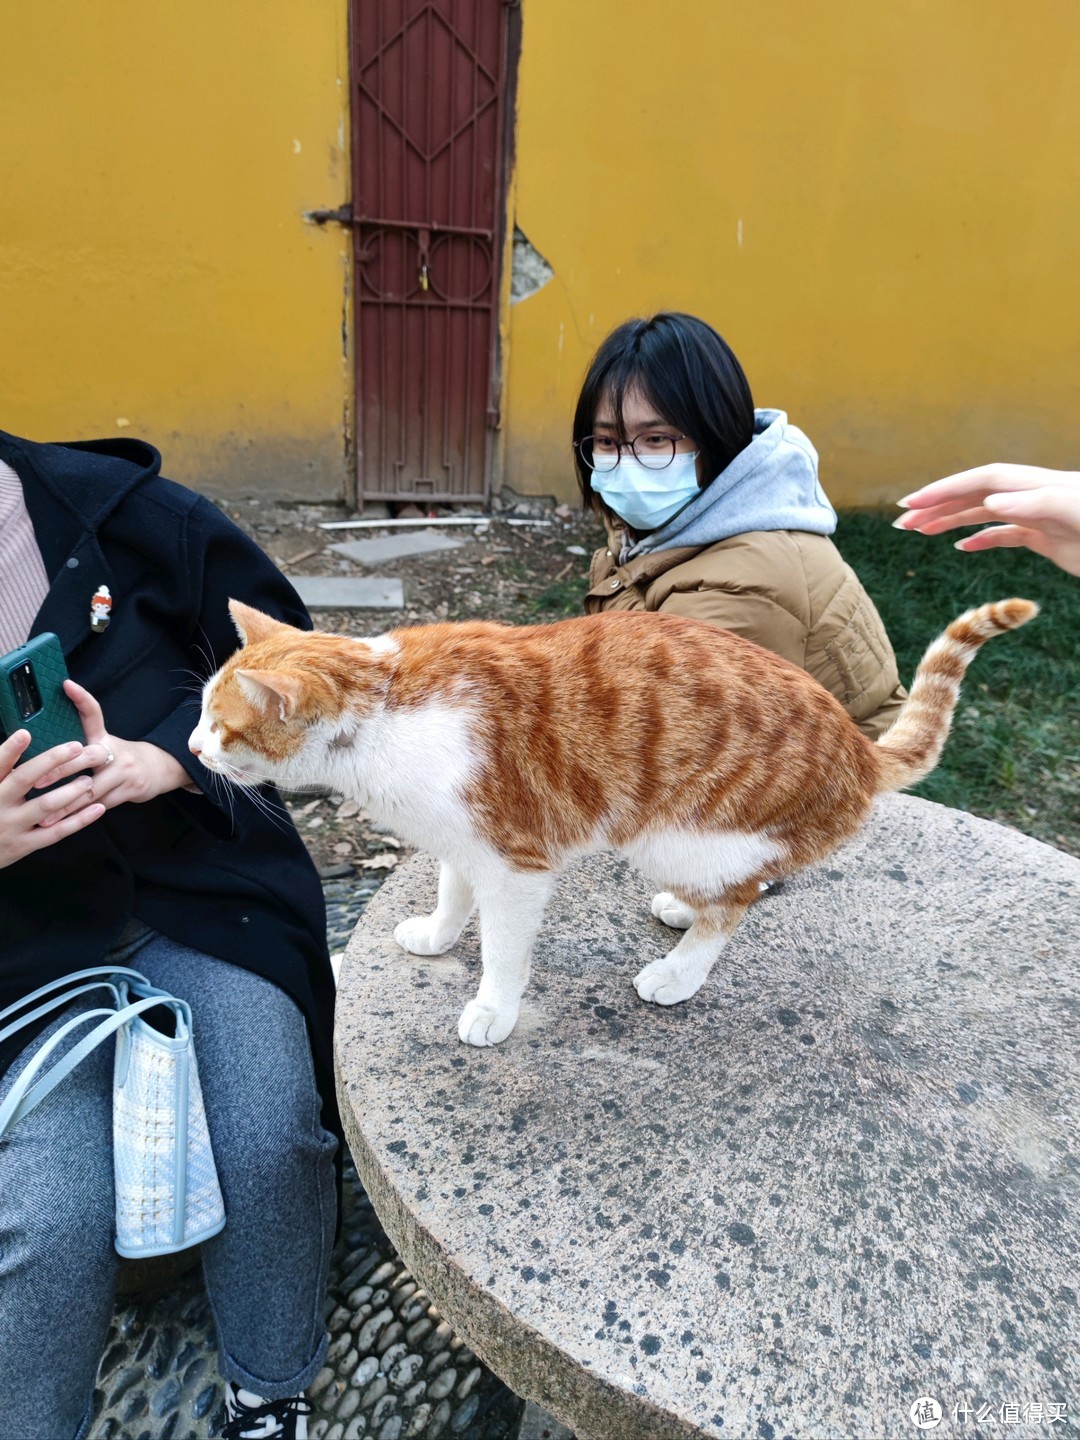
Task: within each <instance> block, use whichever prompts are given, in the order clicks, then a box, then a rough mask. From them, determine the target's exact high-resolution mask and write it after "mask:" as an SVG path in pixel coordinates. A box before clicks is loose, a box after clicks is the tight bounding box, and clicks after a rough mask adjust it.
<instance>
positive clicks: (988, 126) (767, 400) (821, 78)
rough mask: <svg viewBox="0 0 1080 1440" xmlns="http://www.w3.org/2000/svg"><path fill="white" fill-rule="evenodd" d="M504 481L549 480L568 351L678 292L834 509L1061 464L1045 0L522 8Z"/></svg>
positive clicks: (1078, 75) (1066, 115)
mask: <svg viewBox="0 0 1080 1440" xmlns="http://www.w3.org/2000/svg"><path fill="white" fill-rule="evenodd" d="M523 21H524V39H523V49H522V59H521V69H520V91H519V112H518V116H519V118H518V131H517V174H516V217H517V221H518V223H519V225H520V226H521V227H522V228H523V230H524V231H525V233H526V234H527V235H528V237H529V239H530V240H531V241H532V243H533V244H534V245H535V246H536V247H537V248H538V249H539V250H540V251H541V252H542V253H543V254H544V255H545V256H546V258H547V259H548V260H549V261H550V263H551V264H552V266H553V267H554V270H555V279H554V280H553V281H551V282H550V283H549V284H548V285H547V286H546V288H544V289H543V290H541V291H539V292H538V293H537V294H535V295H533V296H532V297H530V298H528V299H526V300H523V301H521V302H519V303H518V304H517V305H515V306H514V307H513V308H512V310H511V313H510V327H509V329H510V337H509V347H508V378H507V394H506V402H507V403H506V411H505V416H506V418H505V425H506V436H505V457H506V465H505V480H506V483H507V484H509V485H511V486H513V487H514V488H515V489H518V490H519V491H524V492H526V493H547V494H551V493H555V494H560V495H570V494H571V493H573V485H574V482H573V476H572V467H571V464H570V460H569V451H568V444H569V440H568V432H569V427H570V420H571V416H572V411H573V406H574V401H575V399H576V395H577V390H578V387H579V384H580V381H581V377H582V375H583V372H584V369H585V366H586V364H587V362H588V359H589V358H590V356H591V354H592V353H593V351H594V349H595V347H596V346H597V344H598V343H599V342H600V340H601V339H602V338H603V337H604V335H605V334H606V333H607V332H608V331H609V330H610V329H611V328H612V327H613V326H614V325H615V324H617V323H618V322H619V321H620V320H622V319H624V318H626V317H628V316H630V315H634V314H642V313H648V312H650V311H652V310H655V309H660V308H678V309H684V310H689V311H692V312H695V313H697V314H700V315H702V316H704V317H705V318H706V319H708V320H710V321H711V322H712V323H713V324H714V325H716V326H717V328H718V329H719V330H720V331H721V332H722V333H723V334H724V335H725V336H726V338H727V339H728V341H729V342H730V343H731V345H732V347H733V348H734V349H735V352H736V354H738V356H739V357H740V359H741V360H742V362H743V365H744V368H745V369H746V371H747V374H748V377H749V379H750V383H751V386H752V389H753V391H754V397H755V401H756V403H757V404H759V405H767V406H777V407H780V408H783V409H786V410H787V411H788V412H789V414H790V416H791V417H792V419H793V420H794V421H795V422H796V423H798V424H799V425H801V426H802V427H803V428H804V429H805V430H806V431H807V433H808V434H809V435H810V436H811V438H812V439H813V440H814V441H815V443H816V444H817V446H818V449H819V451H820V452H821V457H822V477H823V480H824V482H825V486H826V489H827V490H828V491H829V493H830V494H831V495H832V497H833V498H834V500H836V501H838V502H840V503H845V504H869V503H872V502H874V501H878V500H885V499H896V498H898V497H899V496H900V495H901V494H903V493H904V492H905V491H906V490H909V489H911V488H912V487H913V486H914V485H915V484H916V483H918V482H921V481H925V480H928V479H931V478H933V477H935V476H937V475H940V474H945V473H948V472H949V471H950V470H953V469H957V468H962V467H964V466H967V465H971V464H976V463H978V462H980V461H983V460H989V459H1010V460H1030V461H1033V462H1039V463H1045V464H1050V465H1054V464H1056V465H1066V466H1070V467H1075V466H1076V465H1078V464H1080V10H1078V9H1077V7H1076V5H1075V3H1073V0H1023V3H1018V0H1008V3H1006V0H814V3H809V0H757V3H754V4H746V3H735V0H666V3H665V4H663V5H662V6H654V5H636V4H627V3H617V0H607V3H603V4H601V3H594V4H591V5H583V4H581V3H580V0H524V9H523Z"/></svg>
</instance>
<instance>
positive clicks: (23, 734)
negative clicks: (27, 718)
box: [0, 730, 30, 780]
mask: <svg viewBox="0 0 1080 1440" xmlns="http://www.w3.org/2000/svg"><path fill="white" fill-rule="evenodd" d="M29 744H30V731H29V730H16V731H15V733H14V734H13V735H9V736H8V738H7V739H6V740H5V741H4V743H3V744H2V745H0V780H5V779H6V778H7V777H8V776H9V775H10V774H11V772H12V771H13V770H14V769H15V766H16V765H17V764H18V763H19V756H20V755H21V754H22V753H23V751H24V750H25V749H26V747H27V746H28V745H29Z"/></svg>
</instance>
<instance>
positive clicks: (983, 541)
mask: <svg viewBox="0 0 1080 1440" xmlns="http://www.w3.org/2000/svg"><path fill="white" fill-rule="evenodd" d="M1039 539H1040V537H1039V536H1038V535H1037V534H1036V532H1035V531H1034V530H1025V529H1024V527H1023V526H1022V525H991V526H990V528H989V529H988V530H980V531H979V532H978V533H977V534H976V535H965V536H964V538H963V540H957V541H956V544H955V546H954V548H955V549H957V550H963V551H964V552H965V553H966V554H969V555H972V554H974V553H975V552H976V551H977V550H1015V549H1018V548H1020V547H1021V546H1022V547H1023V548H1024V549H1027V550H1035V549H1037V548H1038V542H1039Z"/></svg>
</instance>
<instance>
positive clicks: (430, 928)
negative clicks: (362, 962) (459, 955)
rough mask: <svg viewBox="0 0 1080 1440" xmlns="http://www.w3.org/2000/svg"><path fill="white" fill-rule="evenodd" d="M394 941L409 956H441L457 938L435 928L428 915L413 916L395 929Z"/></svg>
mask: <svg viewBox="0 0 1080 1440" xmlns="http://www.w3.org/2000/svg"><path fill="white" fill-rule="evenodd" d="M394 939H395V940H396V941H397V943H398V944H399V945H400V946H401V948H402V949H403V950H408V952H409V954H410V955H443V954H445V953H446V951H447V950H449V949H450V947H451V945H453V943H454V941H455V940H456V939H457V936H456V935H449V936H448V935H447V934H446V932H445V931H444V930H442V929H439V928H436V926H435V925H434V924H433V923H432V917H431V916H430V915H414V916H413V917H412V919H411V920H402V922H401V924H400V925H398V926H396V927H395V929H394Z"/></svg>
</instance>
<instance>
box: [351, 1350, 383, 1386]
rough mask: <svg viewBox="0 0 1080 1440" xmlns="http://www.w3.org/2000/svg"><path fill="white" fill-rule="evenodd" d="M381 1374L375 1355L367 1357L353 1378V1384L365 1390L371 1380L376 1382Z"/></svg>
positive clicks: (361, 1362)
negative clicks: (377, 1376) (376, 1377)
mask: <svg viewBox="0 0 1080 1440" xmlns="http://www.w3.org/2000/svg"><path fill="white" fill-rule="evenodd" d="M378 1373H379V1362H378V1360H377V1359H376V1358H375V1356H374V1355H365V1356H364V1358H363V1360H361V1361H360V1364H359V1365H358V1366H357V1367H356V1371H355V1373H354V1375H353V1377H352V1383H353V1384H354V1385H359V1386H360V1387H361V1388H363V1387H364V1386H365V1385H366V1384H367V1383H368V1381H369V1380H374V1378H375V1376H376V1375H377V1374H378Z"/></svg>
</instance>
